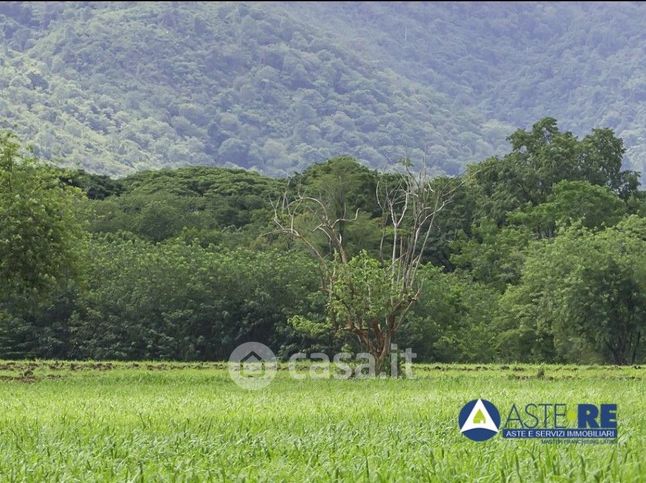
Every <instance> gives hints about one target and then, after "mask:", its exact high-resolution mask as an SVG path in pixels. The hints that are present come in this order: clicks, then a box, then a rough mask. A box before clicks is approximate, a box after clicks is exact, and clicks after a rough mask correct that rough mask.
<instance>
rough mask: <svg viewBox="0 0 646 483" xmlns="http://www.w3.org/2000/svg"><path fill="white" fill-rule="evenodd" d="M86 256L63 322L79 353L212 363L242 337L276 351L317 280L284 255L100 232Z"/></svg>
mask: <svg viewBox="0 0 646 483" xmlns="http://www.w3.org/2000/svg"><path fill="white" fill-rule="evenodd" d="M93 254H94V255H93V257H92V260H91V264H90V266H89V274H88V279H89V280H90V281H91V282H90V283H89V286H88V287H87V290H86V291H84V293H83V294H82V296H81V298H80V300H79V301H78V309H77V311H76V312H75V313H74V314H73V315H72V317H71V320H70V331H71V336H72V340H73V344H72V347H74V350H73V352H72V353H71V354H70V355H72V356H74V357H80V358H88V357H92V358H95V359H133V358H143V359H157V358H162V359H183V360H194V359H199V360H205V359H207V360H214V359H215V360H218V359H226V358H227V357H228V355H229V354H230V352H231V351H232V350H233V349H234V348H235V347H236V346H237V345H238V344H240V343H242V342H244V341H247V340H256V341H260V342H264V343H266V344H269V345H271V346H274V347H277V348H278V347H280V345H281V344H286V343H289V334H286V333H287V332H289V328H288V326H287V323H286V321H287V319H288V317H289V316H290V315H292V314H294V313H295V312H297V311H302V313H307V311H308V310H312V309H311V308H309V307H308V305H307V303H308V301H310V300H311V298H310V297H309V296H308V295H309V294H310V293H312V292H314V291H315V290H316V289H317V283H318V280H317V278H316V277H315V276H314V277H313V276H312V275H313V274H314V273H315V272H314V267H313V266H312V265H313V263H312V262H311V261H309V259H307V258H305V257H302V256H299V255H298V254H293V253H276V252H271V251H270V252H251V251H248V250H244V249H239V250H234V251H228V250H216V249H215V248H213V249H204V248H201V247H199V246H195V245H187V244H185V243H182V242H176V243H166V244H157V245H152V244H150V243H148V242H143V241H139V240H136V239H128V238H121V237H107V238H102V239H95V240H94V242H93Z"/></svg>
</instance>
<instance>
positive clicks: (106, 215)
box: [0, 118, 646, 364]
mask: <svg viewBox="0 0 646 483" xmlns="http://www.w3.org/2000/svg"><path fill="white" fill-rule="evenodd" d="M507 151H508V152H507V154H505V155H504V156H500V157H497V158H495V157H492V158H488V159H486V160H484V161H482V162H480V163H477V164H472V165H469V166H468V168H467V169H466V172H465V173H464V174H463V175H460V176H457V177H447V176H440V177H435V178H432V179H431V178H426V179H425V181H424V185H425V186H426V185H428V187H429V188H430V189H429V190H428V191H427V193H431V194H432V196H433V197H435V196H436V195H437V196H441V195H440V194H441V193H447V194H448V196H447V197H446V198H444V197H442V198H431V199H432V200H433V199H436V200H441V203H442V205H443V208H442V209H441V210H439V211H438V212H437V216H434V217H433V218H432V222H431V221H429V219H428V218H425V221H423V222H422V224H421V225H419V226H421V227H423V228H424V229H425V230H428V234H429V235H428V236H429V243H428V245H426V246H425V248H426V249H425V250H423V251H421V252H420V262H421V265H420V267H419V272H418V277H417V279H416V280H415V281H414V285H412V287H413V289H414V291H413V292H412V293H413V295H414V299H413V303H412V305H411V310H410V311H409V312H407V313H406V314H405V317H404V318H402V319H401V320H402V326H401V330H400V331H399V332H398V333H397V334H396V337H394V338H393V339H392V340H393V341H395V342H397V343H399V344H401V346H402V347H412V348H413V349H414V350H415V352H416V353H417V354H418V355H419V359H420V360H425V361H443V362H456V361H462V362H490V361H528V362H576V363H588V362H589V363H599V362H601V363H615V364H627V363H633V362H637V361H643V360H644V357H645V356H646V352H645V349H644V347H645V345H644V337H643V334H644V332H645V331H646V325H645V324H646V196H645V195H646V194H645V193H644V192H643V191H639V189H638V187H639V182H638V178H637V175H636V173H634V172H631V171H626V170H623V169H622V155H623V152H624V148H623V144H622V141H621V139H618V138H617V137H616V136H614V134H613V132H612V131H611V130H609V129H597V130H593V131H592V132H590V133H588V134H586V135H585V136H583V137H576V136H574V135H572V134H571V133H570V132H567V131H562V130H560V129H559V128H558V127H557V125H556V121H555V120H554V119H551V118H545V119H543V120H540V121H539V122H537V123H535V124H534V125H533V127H532V129H530V130H518V131H516V132H514V133H513V134H512V135H511V137H510V146H509V147H508V149H507ZM416 166H417V167H419V165H413V167H416ZM404 168H405V166H398V169H399V170H400V171H399V172H393V171H392V170H391V171H388V172H385V173H384V172H380V171H377V170H372V169H370V168H368V167H366V166H364V165H361V164H359V163H358V162H357V161H356V160H354V159H353V158H350V157H338V158H333V159H330V160H328V161H326V162H324V163H318V164H315V165H312V166H310V167H309V168H308V169H306V170H305V171H303V172H301V173H297V174H294V175H292V176H290V177H288V178H272V177H268V176H265V175H261V174H258V173H253V172H249V171H245V170H239V169H227V168H217V167H185V168H179V169H163V170H158V171H144V172H141V173H136V174H134V175H131V176H127V177H124V178H120V179H113V178H110V177H107V176H100V175H93V174H88V173H86V172H83V171H79V170H69V169H68V170H63V169H60V168H52V167H51V166H49V167H48V166H46V165H43V164H42V163H39V162H38V161H37V160H35V159H33V158H32V156H31V155H30V154H29V153H28V151H26V150H24V149H23V148H21V147H20V143H19V142H18V141H17V140H16V138H15V137H13V136H12V135H10V134H3V135H2V137H1V138H0V219H2V220H6V222H3V223H1V224H0V358H25V357H39V358H79V359H179V360H222V359H226V358H227V357H228V355H229V354H230V353H231V351H232V350H233V348H235V347H236V346H237V345H238V344H240V343H241V342H245V341H249V340H254V341H260V342H263V343H265V344H268V345H270V346H271V347H272V348H273V349H274V350H275V351H276V353H278V354H280V355H281V356H284V355H286V354H290V353H293V352H296V351H303V350H305V351H324V352H328V353H332V352H337V351H339V350H342V349H344V348H345V349H349V350H351V351H356V350H360V349H361V346H359V345H357V343H358V341H357V338H356V337H354V335H353V334H352V333H351V332H348V331H347V330H345V329H343V328H341V329H334V324H333V320H332V317H336V316H338V314H340V316H344V314H346V312H345V310H346V308H345V307H358V310H359V315H357V316H356V317H355V319H360V318H361V317H362V316H363V314H365V313H368V314H375V313H376V314H377V315H373V316H371V317H375V318H376V319H375V320H377V321H378V324H379V325H378V326H377V325H375V326H373V327H372V329H371V330H373V331H375V332H376V331H377V329H378V328H379V327H382V325H381V324H382V323H383V324H385V322H383V321H382V319H383V320H386V318H383V317H382V312H381V310H382V309H383V307H388V306H389V305H388V304H389V303H390V300H391V297H392V294H390V292H388V291H389V290H391V289H392V281H391V279H389V278H388V277H390V274H391V273H393V272H392V270H397V269H398V267H399V266H400V265H399V264H400V263H403V262H400V261H395V262H392V261H391V258H390V255H386V256H384V253H386V254H388V253H389V251H390V248H392V247H395V248H396V247H397V246H401V244H402V242H401V240H402V239H403V238H402V237H405V236H406V235H405V233H406V232H407V231H409V232H411V233H412V232H414V231H415V230H414V229H413V228H410V227H411V226H415V225H414V223H415V220H414V218H413V216H412V215H410V214H406V216H403V215H402V217H401V220H402V225H401V226H402V227H404V229H402V230H401V232H396V231H394V230H393V228H392V225H389V223H391V221H390V220H392V219H395V218H396V217H395V216H394V215H393V212H392V211H390V208H392V206H391V207H390V208H389V207H388V206H389V205H384V203H383V202H382V201H380V200H382V199H383V198H381V197H380V193H382V192H383V188H384V187H387V186H389V185H390V186H392V185H393V181H395V182H398V181H397V180H398V179H400V178H399V176H400V174H401V169H404ZM404 179H410V178H404ZM419 186H421V185H419ZM420 193H421V191H420V190H418V189H416V190H415V191H414V198H415V201H412V200H413V197H411V198H409V199H410V200H411V202H410V204H411V205H412V204H418V203H419V202H420V201H419V199H421V194H420ZM301 194H302V195H303V196H305V197H306V198H300V200H301V201H298V200H299V198H296V199H297V202H296V204H295V205H294V204H291V205H290V206H292V207H296V208H295V209H298V206H302V202H306V201H307V200H318V201H316V202H315V203H314V204H313V205H314V207H315V208H316V210H319V211H306V212H301V213H299V214H298V215H297V216H295V217H294V218H291V225H290V226H291V227H292V228H293V227H296V230H297V231H300V232H301V233H306V232H307V233H314V234H316V233H318V231H319V228H321V223H328V222H329V220H330V218H329V216H328V214H330V216H332V219H334V217H339V218H338V219H337V222H334V223H333V224H332V225H330V226H331V229H330V230H329V231H327V232H325V233H326V235H325V236H324V235H323V234H320V236H318V237H317V236H314V235H312V237H311V238H309V240H303V239H301V238H299V237H293V236H290V235H291V234H293V233H294V232H293V231H291V229H288V230H284V229H280V228H279V227H280V226H281V223H283V225H284V221H281V220H284V218H282V217H281V214H280V213H281V212H280V209H281V208H280V207H281V206H282V207H283V208H284V207H285V203H286V201H285V200H286V199H287V198H288V197H291V196H299V195H301ZM435 206H437V204H435ZM321 210H322V211H321ZM283 213H284V211H283ZM317 213H319V215H322V218H318V219H317ZM333 213H334V215H331V214H333ZM352 213H355V216H351V215H350V214H352ZM289 220H290V219H289V218H288V221H289ZM339 220H341V221H339ZM327 235H330V236H327ZM398 235H399V238H398ZM336 236H338V239H341V240H342V243H339V244H336V245H335V244H334V243H333V240H335V239H337V238H333V237H336ZM398 240H399V241H398ZM384 247H385V248H386V250H385V251H384ZM389 247H390V248H389ZM315 255H317V256H315ZM340 257H341V259H342V260H343V263H341V264H339V259H340ZM330 273H333V274H334V278H333V284H335V285H332V284H330V285H329V286H328V285H325V282H324V281H323V280H324V277H325V276H326V275H325V274H330ZM344 277H345V278H344ZM384 280H385V282H384ZM330 286H331V287H332V288H333V289H334V290H336V292H335V293H336V297H337V299H333V298H331V297H332V296H331V295H330V294H331V292H330V291H326V290H328V289H326V287H330ZM362 290H363V292H362ZM384 290H385V292H384ZM383 293H386V294H387V296H385V297H384V298H381V295H382V294H383ZM361 294H364V295H363V296H365V299H364V298H363V296H362V295H361ZM380 294H381V295H380ZM399 294H400V295H401V292H399ZM408 295H410V294H408V293H404V296H408ZM404 300H405V299H404ZM337 302H338V303H337ZM384 310H385V309H384ZM334 311H336V312H334ZM375 311H376V312H375ZM330 314H332V315H330ZM334 314H337V315H334ZM353 320H354V319H353Z"/></svg>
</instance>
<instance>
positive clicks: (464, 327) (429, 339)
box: [402, 266, 499, 362]
mask: <svg viewBox="0 0 646 483" xmlns="http://www.w3.org/2000/svg"><path fill="white" fill-rule="evenodd" d="M421 284H422V292H421V295H420V300H419V302H418V303H417V304H416V305H415V306H414V308H413V311H412V314H411V317H410V318H409V321H408V323H407V326H406V329H405V333H404V336H403V340H402V342H403V343H404V344H405V345H406V346H410V347H414V348H415V350H416V351H417V353H418V356H419V358H420V360H434V361H442V362H460V361H462V362H469V361H474V362H476V361H477V362H486V361H492V360H494V359H495V358H496V353H495V339H496V333H495V332H494V331H492V330H491V320H492V318H493V316H494V314H495V311H496V309H497V301H498V297H499V294H498V293H496V291H495V290H494V289H493V288H491V287H488V286H487V285H485V284H482V283H478V282H473V281H471V280H468V279H465V278H463V277H460V276H458V275H456V274H453V273H449V274H447V273H442V271H441V270H440V269H439V268H437V267H432V266H427V267H426V268H425V270H424V273H423V274H422V281H421Z"/></svg>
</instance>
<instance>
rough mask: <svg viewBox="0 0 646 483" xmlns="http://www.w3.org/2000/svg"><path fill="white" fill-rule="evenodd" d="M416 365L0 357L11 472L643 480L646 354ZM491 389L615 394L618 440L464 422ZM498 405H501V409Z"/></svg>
mask: <svg viewBox="0 0 646 483" xmlns="http://www.w3.org/2000/svg"><path fill="white" fill-rule="evenodd" d="M543 368H544V375H543V376H541V375H540V373H539V368H538V367H537V366H516V365H511V366H501V365H491V366H449V365H418V366H416V367H415V374H416V376H417V378H416V379H408V380H356V379H354V380H345V381H339V380H333V379H332V380H303V381H296V380H293V379H290V378H289V377H288V375H287V372H286V371H279V374H278V376H277V378H276V379H275V380H274V382H273V383H272V384H271V385H270V386H269V387H267V388H265V389H263V390H260V391H245V390H243V389H240V388H239V387H238V386H236V385H235V384H233V383H232V382H231V381H230V379H229V377H228V373H227V371H226V368H225V366H224V365H223V364H174V363H173V364H160V363H136V364H135V363H70V362H49V361H46V362H35V363H29V362H14V363H11V362H9V363H6V362H5V363H0V479H1V480H2V481H24V480H29V481H44V480H47V481H54V480H55V481H83V482H87V481H112V480H119V481H207V480H215V481H221V480H226V481H243V480H244V481H257V480H262V481H329V480H343V481H362V480H363V481H411V482H412V481H621V482H628V481H645V480H646V457H645V455H646V440H645V435H646V418H645V416H644V402H645V401H646V386H645V385H644V376H645V375H646V370H644V369H641V368H616V367H587V366H543ZM478 397H483V398H486V399H489V400H490V401H492V402H494V404H496V405H498V407H499V408H501V414H502V413H504V411H505V409H504V408H506V407H509V406H510V405H511V402H515V403H517V404H523V405H524V404H525V403H530V402H548V401H550V402H565V403H569V404H576V403H580V402H590V403H596V404H600V403H607V402H614V403H617V404H618V421H619V438H618V440H617V441H616V442H613V443H612V444H599V445H590V444H585V445H583V444H559V445H555V444H543V443H541V442H540V441H538V440H536V441H515V440H506V439H503V438H502V437H500V436H497V437H494V438H493V439H491V440H489V441H486V442H481V443H476V442H472V441H470V440H468V439H467V438H465V437H463V436H462V435H461V434H460V433H459V431H458V427H457V415H458V412H459V410H460V408H461V407H462V406H463V405H464V403H466V402H467V401H468V400H471V399H476V398H478ZM503 417H504V416H503Z"/></svg>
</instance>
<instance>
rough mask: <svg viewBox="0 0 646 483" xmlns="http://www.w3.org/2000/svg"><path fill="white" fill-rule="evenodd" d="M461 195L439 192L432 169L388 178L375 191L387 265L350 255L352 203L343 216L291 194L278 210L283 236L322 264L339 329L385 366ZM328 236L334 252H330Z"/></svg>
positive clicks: (382, 253) (331, 310)
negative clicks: (426, 262)
mask: <svg viewBox="0 0 646 483" xmlns="http://www.w3.org/2000/svg"><path fill="white" fill-rule="evenodd" d="M454 191H455V189H447V190H446V191H445V192H439V191H438V190H437V189H434V186H433V184H432V182H431V178H430V177H429V176H428V175H427V173H426V171H425V170H422V171H418V172H415V171H413V170H412V168H411V166H410V164H405V165H404V169H403V170H402V171H400V172H398V173H396V174H388V175H383V176H382V177H381V180H380V181H379V183H378V184H377V189H376V191H375V196H376V199H377V203H378V205H379V207H380V209H381V213H382V218H381V230H382V234H381V242H380V245H379V253H380V256H379V258H380V259H379V260H376V259H374V258H370V257H369V256H368V255H367V254H366V253H365V252H363V253H362V254H360V255H359V256H357V257H354V258H352V259H351V258H350V257H349V255H348V252H347V248H346V240H345V239H344V236H343V230H341V229H340V227H341V226H342V225H343V224H346V223H352V222H353V221H355V220H357V218H358V216H359V211H358V210H357V211H355V212H354V214H353V215H348V209H347V208H348V207H347V206H344V207H343V209H342V212H343V215H342V216H333V215H331V211H332V210H330V208H329V207H328V206H326V203H325V202H324V200H322V199H321V198H317V197H314V196H310V195H308V194H306V193H302V192H297V193H296V194H292V195H290V194H289V193H288V192H287V191H286V192H285V193H284V195H283V196H282V198H281V199H280V200H278V201H277V202H275V203H274V205H273V208H274V223H275V224H276V226H277V227H278V231H279V232H281V233H283V234H285V235H287V236H288V237H290V238H292V239H295V240H298V241H300V242H302V243H303V244H304V245H305V246H306V247H307V248H308V249H309V250H310V251H311V252H312V253H313V254H314V256H315V257H316V258H317V260H318V262H319V267H320V274H321V282H322V283H321V287H322V290H323V291H324V292H325V293H326V294H327V296H328V306H327V311H328V314H327V315H328V319H329V320H330V321H331V328H332V329H333V330H335V331H336V330H341V331H343V332H345V333H348V334H352V335H353V336H355V337H356V339H357V340H358V341H359V343H360V344H361V346H362V348H363V349H365V350H366V351H367V352H368V353H370V354H372V356H373V357H374V358H375V361H376V364H377V367H378V368H381V367H383V363H384V361H385V360H386V358H387V357H388V355H389V354H390V350H391V343H392V342H393V341H394V337H395V335H396V334H397V332H398V330H399V329H400V328H401V325H402V323H403V322H404V320H405V317H406V314H407V313H408V311H409V310H410V308H411V307H412V305H413V304H414V303H415V302H416V301H417V299H418V298H419V296H420V288H419V286H418V283H417V279H418V272H419V269H420V267H421V264H422V260H423V256H424V252H425V250H426V249H427V247H428V244H429V240H430V239H431V234H432V232H433V229H434V228H435V225H434V222H435V218H436V216H437V214H438V213H439V212H440V211H441V210H442V209H443V208H444V207H445V206H446V205H447V203H449V202H450V200H451V197H452V195H453V193H454ZM337 213H338V210H337ZM321 235H323V239H324V240H325V241H326V242H327V245H328V247H329V248H330V250H328V251H325V250H324V249H322V247H321V243H320V236H321Z"/></svg>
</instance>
